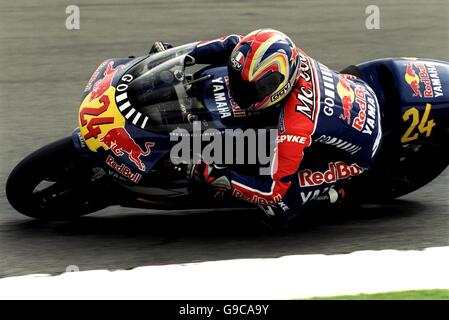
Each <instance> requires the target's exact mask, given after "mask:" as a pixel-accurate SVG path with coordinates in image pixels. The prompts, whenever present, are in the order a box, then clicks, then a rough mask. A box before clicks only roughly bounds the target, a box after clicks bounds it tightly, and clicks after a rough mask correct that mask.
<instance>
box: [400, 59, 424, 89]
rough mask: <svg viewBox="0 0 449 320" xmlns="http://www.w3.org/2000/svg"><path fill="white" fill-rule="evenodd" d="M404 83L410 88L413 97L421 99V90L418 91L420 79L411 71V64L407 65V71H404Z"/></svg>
mask: <svg viewBox="0 0 449 320" xmlns="http://www.w3.org/2000/svg"><path fill="white" fill-rule="evenodd" d="M404 78H405V82H407V84H408V85H409V86H410V88H411V89H412V91H413V96H415V97H416V96H420V97H422V93H421V90H420V89H419V84H420V83H421V79H420V78H419V76H418V75H417V74H416V72H415V70H414V69H413V63H409V64H407V69H406V71H405V76H404Z"/></svg>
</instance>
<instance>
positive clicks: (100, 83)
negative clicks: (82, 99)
mask: <svg viewBox="0 0 449 320" xmlns="http://www.w3.org/2000/svg"><path fill="white" fill-rule="evenodd" d="M113 64H114V61H111V62H109V63H108V66H107V67H106V70H105V71H104V73H103V78H102V79H99V80H97V81H96V82H95V84H94V86H93V89H92V93H91V94H90V100H89V101H92V100H94V99H97V98H99V97H101V96H102V95H103V93H105V92H106V90H108V89H109V87H110V86H111V84H112V78H114V75H115V74H116V72H117V71H118V70H120V69H123V68H124V65H122V64H121V65H118V66H117V67H116V68H115V69H114V68H113V66H112V65H113Z"/></svg>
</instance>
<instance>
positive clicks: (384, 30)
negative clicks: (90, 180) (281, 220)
mask: <svg viewBox="0 0 449 320" xmlns="http://www.w3.org/2000/svg"><path fill="white" fill-rule="evenodd" d="M374 2H375V3H374ZM69 4H76V5H78V6H79V7H80V10H81V29H80V30H74V31H69V30H67V29H66V28H65V19H66V16H67V15H66V14H65V8H66V6H67V5H69ZM368 4H376V5H378V6H379V8H380V10H381V11H380V14H381V15H380V22H381V29H380V30H367V29H366V28H365V17H366V14H365V8H366V6H367V5H368ZM448 20H449V2H448V1H447V0H430V1H419V2H411V1H394V2H390V1H356V0H353V1H345V0H342V1H335V2H334V1H276V2H274V1H245V2H241V1H223V2H221V1H186V0H177V1H149V2H144V1H143V0H135V1H133V2H129V3H127V4H124V3H122V1H112V0H109V1H99V0H95V1H87V0H76V1H72V0H70V1H56V0H53V1H49V0H44V1H39V2H35V1H31V0H17V1H6V0H2V1H1V2H0V108H1V109H0V110H1V112H2V116H1V117H0V138H1V152H0V277H6V276H13V275H22V274H29V273H52V274H57V273H60V272H63V271H65V270H66V267H67V266H69V265H76V266H78V267H79V269H80V270H92V269H109V270H114V269H127V268H133V267H137V266H143V265H161V264H171V263H186V262H195V261H209V260H220V259H238V258H263V257H278V256H283V255H291V254H336V253H349V252H353V251H357V250H379V249H422V248H426V247H436V246H447V245H449V199H448V182H449V176H448V172H449V171H446V172H445V173H444V174H443V175H442V176H440V177H439V178H438V179H437V180H435V181H434V182H433V183H431V184H430V185H428V186H426V187H424V188H422V189H421V190H419V191H417V192H415V193H413V194H410V195H408V196H406V197H403V198H402V199H400V200H398V201H395V202H393V203H390V204H387V205H385V206H382V207H373V206H371V207H364V208H361V209H359V210H353V211H347V212H341V211H340V212H335V211H328V212H319V213H317V215H316V217H314V218H313V219H310V221H309V222H308V223H307V224H305V225H304V227H302V228H297V229H294V230H291V231H289V232H286V233H284V234H270V233H266V232H265V231H264V230H263V229H261V228H259V227H257V226H255V224H254V220H253V218H254V217H253V214H254V213H253V212H251V211H244V210H234V211H228V212H226V211H219V212H216V211H207V210H206V211H201V212H192V211H186V212H171V213H167V212H159V211H148V210H133V209H123V208H108V209H105V210H102V211H101V212H98V213H96V214H92V215H90V216H86V217H83V218H81V219H80V220H79V221H77V222H72V223H61V222H59V223H43V222H37V221H33V220H31V219H29V218H27V217H24V216H21V215H20V214H18V213H17V212H15V211H14V210H13V209H12V208H11V207H10V205H9V204H8V202H7V200H6V197H5V193H4V186H5V181H6V178H7V175H8V174H9V172H10V171H11V170H12V168H13V167H14V165H15V164H17V163H18V161H20V160H21V159H22V158H23V157H24V156H26V155H27V154H29V153H30V152H32V151H33V150H35V149H36V148H37V147H40V146H43V145H45V144H47V143H48V142H50V141H53V140H56V139H58V138H60V137H64V136H67V135H69V134H70V133H71V131H72V129H73V128H74V127H75V126H76V117H77V111H78V103H79V99H80V96H81V92H82V90H83V88H84V86H85V84H86V82H87V81H88V79H89V77H90V74H91V73H92V72H93V71H94V70H95V69H96V66H97V65H98V64H99V63H100V62H101V61H103V60H104V59H106V58H109V57H121V56H128V55H141V54H144V53H145V52H146V51H147V50H148V48H149V47H150V45H151V44H152V42H153V41H154V40H159V39H163V40H165V41H169V42H172V43H174V44H182V43H186V42H190V41H195V40H199V39H212V38H215V37H218V36H221V35H225V34H230V33H242V34H245V33H247V32H249V31H251V30H253V29H256V28H260V27H273V28H276V29H280V30H282V31H284V32H285V33H287V34H289V35H290V36H291V37H292V38H293V39H294V41H295V42H296V44H297V45H298V46H301V47H302V48H303V49H304V50H305V51H306V52H308V53H309V54H310V55H312V56H313V57H315V58H317V59H318V60H320V61H321V62H323V63H325V64H327V65H328V66H329V67H332V68H335V69H339V68H343V67H345V66H346V65H349V64H352V63H358V62H362V61H366V60H370V59H375V58H381V57H388V56H420V57H431V58H435V59H441V60H449V47H448V46H449V31H448Z"/></svg>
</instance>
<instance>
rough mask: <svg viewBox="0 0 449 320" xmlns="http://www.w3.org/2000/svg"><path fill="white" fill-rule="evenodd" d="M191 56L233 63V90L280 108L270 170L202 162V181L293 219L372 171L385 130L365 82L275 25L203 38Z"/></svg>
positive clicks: (238, 97)
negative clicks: (245, 170) (262, 172)
mask: <svg viewBox="0 0 449 320" xmlns="http://www.w3.org/2000/svg"><path fill="white" fill-rule="evenodd" d="M191 55H192V56H193V57H194V58H195V60H196V62H197V63H201V64H212V65H225V64H227V67H228V76H229V87H230V91H231V94H232V97H233V99H234V101H235V102H236V103H237V104H238V105H239V106H240V107H241V108H246V109H251V110H254V111H260V110H264V109H266V108H269V107H271V108H280V115H279V121H278V128H277V139H276V149H275V154H274V159H273V161H272V167H271V174H270V175H267V176H249V175H242V174H240V173H238V172H236V171H233V170H229V169H223V168H218V167H216V166H214V165H209V164H206V163H204V162H201V163H198V164H195V165H194V166H193V167H192V169H191V177H192V178H193V179H194V180H195V181H200V182H203V183H207V184H208V185H210V186H211V187H212V188H213V189H214V190H217V192H223V191H224V190H226V192H229V193H230V194H232V196H234V197H237V198H240V199H243V200H245V201H248V202H251V203H253V204H255V205H258V206H261V207H264V208H265V209H266V212H267V213H268V214H269V215H272V216H274V217H276V218H278V219H281V220H289V219H291V218H293V217H294V216H295V215H296V212H297V210H295V209H296V208H298V207H300V206H301V205H304V204H305V203H307V202H308V201H311V200H317V199H319V198H322V197H323V196H324V197H327V199H329V200H330V201H331V202H334V201H336V200H337V199H338V198H339V197H340V198H341V197H342V195H343V193H342V190H343V189H342V188H339V186H341V185H342V184H343V183H344V182H346V181H348V180H349V179H351V178H353V177H355V176H357V175H359V174H361V173H363V172H364V171H366V170H368V169H369V168H370V166H371V164H372V162H373V159H374V157H375V156H376V154H377V153H378V150H379V146H380V144H381V136H382V130H381V125H380V111H379V104H378V102H377V99H376V96H375V94H374V92H373V90H372V89H371V88H370V87H369V86H368V85H367V84H366V83H365V82H364V81H362V80H361V79H359V78H357V77H356V76H353V75H348V74H340V73H337V72H334V71H332V70H331V69H329V68H328V67H326V66H325V65H323V64H321V63H320V62H318V61H316V60H315V59H313V58H311V57H310V56H308V55H307V54H306V53H305V52H304V51H302V50H301V49H299V48H297V47H296V45H295V44H294V43H293V41H292V40H291V39H290V38H289V37H288V36H286V35H285V34H283V33H281V32H279V31H276V30H272V29H260V30H256V31H253V32H251V33H250V34H248V35H246V36H244V37H242V36H240V35H229V36H226V37H223V38H219V39H215V40H212V41H200V42H198V43H197V45H196V48H195V49H194V51H193V52H192V53H191ZM315 146H317V147H318V148H316V149H318V150H325V151H323V152H320V153H319V154H318V156H319V157H320V158H319V159H317V158H316V153H315V155H314V156H313V158H312V157H311V158H310V159H309V158H308V157H310V155H309V153H307V149H313V147H315ZM320 147H321V148H320ZM323 147H324V148H323ZM307 160H309V161H307ZM336 189H337V190H341V191H340V192H339V194H338V193H337V192H336V191H335V190H336Z"/></svg>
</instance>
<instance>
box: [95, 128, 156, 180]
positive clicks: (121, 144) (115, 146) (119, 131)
mask: <svg viewBox="0 0 449 320" xmlns="http://www.w3.org/2000/svg"><path fill="white" fill-rule="evenodd" d="M100 141H101V142H103V143H104V144H105V145H106V146H108V147H109V148H110V149H111V150H112V152H113V153H114V154H115V155H116V156H118V157H120V156H122V155H124V154H125V153H126V154H127V155H128V158H129V160H130V161H131V162H133V163H134V164H135V165H136V167H137V168H139V170H141V171H145V164H144V163H143V162H142V160H141V159H140V157H146V156H148V155H150V153H151V148H152V147H153V146H154V145H155V143H154V142H145V148H146V150H145V151H144V150H142V148H141V147H140V146H139V145H138V144H137V143H136V142H135V141H134V139H133V138H132V137H131V136H130V135H129V133H128V131H126V130H125V129H124V128H113V129H111V130H109V131H108V133H106V134H105V136H104V137H103V138H101V139H100Z"/></svg>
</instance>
